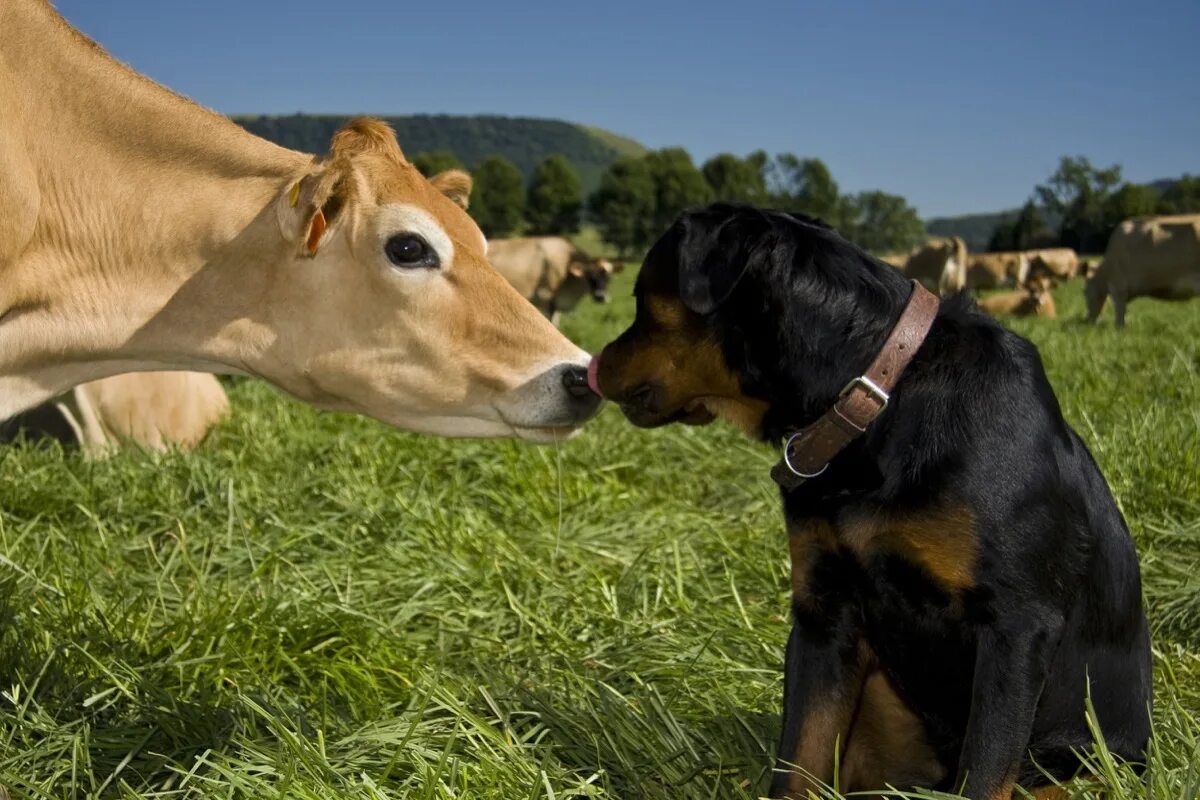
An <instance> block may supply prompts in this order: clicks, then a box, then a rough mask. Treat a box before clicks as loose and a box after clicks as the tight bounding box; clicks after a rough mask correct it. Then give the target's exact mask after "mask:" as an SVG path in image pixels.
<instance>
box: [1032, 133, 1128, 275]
mask: <svg viewBox="0 0 1200 800" xmlns="http://www.w3.org/2000/svg"><path fill="white" fill-rule="evenodd" d="M1120 182H1121V166H1120V165H1119V164H1114V165H1112V166H1111V167H1108V168H1107V169H1097V168H1095V167H1093V166H1092V163H1091V162H1090V161H1089V160H1088V159H1087V158H1084V157H1083V156H1078V157H1076V158H1071V157H1070V156H1063V158H1062V160H1061V161H1060V162H1059V165H1058V169H1057V170H1056V171H1055V173H1054V174H1053V175H1051V176H1050V177H1049V178H1048V179H1047V180H1046V182H1045V183H1044V184H1041V185H1039V186H1038V187H1037V188H1036V189H1035V190H1034V192H1035V194H1036V195H1037V197H1038V199H1039V200H1041V204H1042V206H1043V207H1044V208H1045V209H1046V211H1047V212H1048V213H1049V214H1050V215H1051V216H1054V217H1057V218H1059V219H1061V220H1062V224H1061V225H1060V227H1059V241H1060V242H1061V243H1062V244H1063V245H1066V246H1067V247H1074V248H1075V249H1076V250H1079V251H1081V252H1089V253H1090V252H1097V251H1099V250H1103V249H1104V246H1105V244H1106V243H1107V242H1108V230H1107V229H1106V226H1105V220H1104V202H1105V200H1107V199H1108V196H1109V194H1111V192H1112V190H1113V187H1114V186H1116V185H1117V184H1118V183H1120Z"/></svg>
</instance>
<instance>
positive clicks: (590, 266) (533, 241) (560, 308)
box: [487, 236, 623, 325]
mask: <svg viewBox="0 0 1200 800" xmlns="http://www.w3.org/2000/svg"><path fill="white" fill-rule="evenodd" d="M487 256H488V261H490V262H492V266H494V267H495V268H496V270H497V271H498V272H499V273H500V274H501V275H503V276H504V277H505V278H506V279H507V280H508V282H509V283H511V284H512V285H513V286H514V287H515V288H516V290H517V291H518V292H520V293H521V294H522V295H523V296H525V297H526V298H527V299H528V300H529V301H530V302H531V303H533V304H534V305H535V306H536V307H537V309H538V310H539V311H541V312H542V313H543V314H545V315H546V316H547V317H548V318H550V320H551V321H553V322H554V324H555V325H557V324H558V319H559V314H560V313H562V312H564V311H570V310H571V309H573V308H574V307H575V306H576V305H578V304H579V301H580V300H582V299H583V297H584V295H589V294H590V295H591V296H592V299H593V300H595V301H596V302H597V303H606V302H608V281H609V278H611V277H612V275H613V273H615V272H620V271H621V269H622V268H623V265H622V264H621V263H620V262H612V261H609V260H608V259H605V258H592V257H591V256H589V255H588V254H587V253H585V252H583V251H582V250H580V249H579V248H577V247H576V246H575V245H573V244H571V242H570V241H569V240H567V239H564V238H563V237H561V236H529V237H525V238H521V239H496V240H494V241H491V242H489V243H488V251H487Z"/></svg>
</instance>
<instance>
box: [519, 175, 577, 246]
mask: <svg viewBox="0 0 1200 800" xmlns="http://www.w3.org/2000/svg"><path fill="white" fill-rule="evenodd" d="M582 207H583V189H582V187H581V186H580V183H579V173H578V172H576V171H575V168H574V167H572V166H571V162H570V161H567V159H566V158H564V157H563V156H547V157H546V158H544V159H542V161H541V163H540V164H538V165H537V167H535V168H534V170H533V178H532V179H531V180H530V182H529V196H528V199H527V200H526V203H525V219H526V220H528V221H529V230H530V233H536V234H563V233H574V232H575V231H576V230H578V229H579V210H580V209H581V208H582Z"/></svg>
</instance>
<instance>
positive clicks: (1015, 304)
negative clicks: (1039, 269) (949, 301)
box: [979, 276, 1058, 319]
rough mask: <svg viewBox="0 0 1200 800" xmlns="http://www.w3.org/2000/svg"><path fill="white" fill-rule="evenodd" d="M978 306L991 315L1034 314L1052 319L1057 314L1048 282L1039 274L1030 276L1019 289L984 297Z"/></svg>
mask: <svg viewBox="0 0 1200 800" xmlns="http://www.w3.org/2000/svg"><path fill="white" fill-rule="evenodd" d="M979 307H980V308H982V309H983V310H984V311H986V312H987V313H989V314H991V315H992V316H993V317H1000V316H1012V317H1033V316H1036V317H1046V318H1047V319H1054V318H1056V317H1057V316H1058V312H1057V310H1055V307H1054V297H1053V296H1051V294H1050V282H1049V280H1048V279H1047V278H1044V277H1041V276H1035V277H1033V278H1030V279H1029V283H1028V285H1026V286H1024V287H1022V288H1020V289H1015V290H1013V291H1011V292H1001V293H999V294H994V295H991V296H990V297H985V298H983V299H982V300H980V301H979Z"/></svg>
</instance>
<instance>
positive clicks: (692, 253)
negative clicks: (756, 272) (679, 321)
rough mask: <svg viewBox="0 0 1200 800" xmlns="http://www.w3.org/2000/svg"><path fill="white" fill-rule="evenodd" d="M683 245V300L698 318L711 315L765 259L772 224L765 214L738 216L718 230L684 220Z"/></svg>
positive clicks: (681, 259) (681, 247)
mask: <svg viewBox="0 0 1200 800" xmlns="http://www.w3.org/2000/svg"><path fill="white" fill-rule="evenodd" d="M683 222H684V230H683V237H682V239H681V241H680V244H679V254H678V258H679V299H680V300H682V301H683V304H684V306H686V307H687V308H688V309H690V310H692V311H694V312H696V313H697V314H711V313H712V312H713V311H715V310H716V309H717V307H718V306H720V305H721V303H723V302H725V301H726V300H727V299H728V298H729V295H731V294H733V290H734V289H735V288H736V287H737V285H738V283H739V282H740V281H741V280H742V277H743V276H744V275H745V274H746V272H747V270H748V268H749V267H750V264H751V261H752V260H753V259H755V258H756V257H761V254H762V253H763V252H765V248H766V246H767V244H768V243H767V242H766V241H764V240H765V239H766V238H767V237H768V234H769V232H770V222H769V221H768V220H767V218H766V217H765V216H763V215H761V214H746V215H738V216H735V217H733V218H730V219H727V220H725V221H724V222H722V223H721V224H720V225H718V226H716V227H715V228H714V227H712V226H711V225H703V224H697V221H695V220H689V219H688V218H686V217H685V218H684V220H683Z"/></svg>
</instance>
